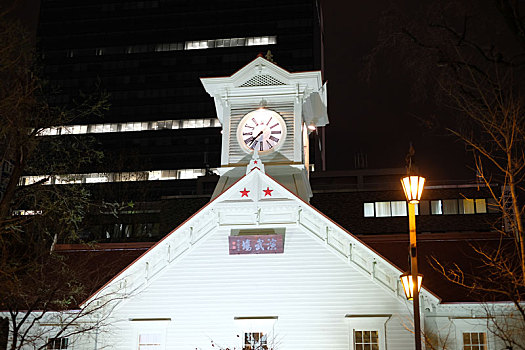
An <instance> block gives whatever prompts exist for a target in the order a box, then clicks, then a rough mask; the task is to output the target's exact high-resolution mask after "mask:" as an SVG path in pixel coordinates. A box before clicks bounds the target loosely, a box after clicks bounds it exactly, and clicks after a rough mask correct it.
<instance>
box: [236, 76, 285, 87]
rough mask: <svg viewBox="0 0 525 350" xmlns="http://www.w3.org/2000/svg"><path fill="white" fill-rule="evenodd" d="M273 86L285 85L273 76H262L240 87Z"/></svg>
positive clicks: (255, 77)
mask: <svg viewBox="0 0 525 350" xmlns="http://www.w3.org/2000/svg"><path fill="white" fill-rule="evenodd" d="M272 85H285V84H284V83H283V82H281V81H279V80H277V79H275V78H274V77H272V76H271V75H268V74H261V75H256V76H254V77H253V78H251V79H250V80H248V81H247V82H245V83H244V84H242V85H241V86H240V87H250V86H272Z"/></svg>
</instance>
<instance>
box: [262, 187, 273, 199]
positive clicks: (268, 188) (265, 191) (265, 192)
mask: <svg viewBox="0 0 525 350" xmlns="http://www.w3.org/2000/svg"><path fill="white" fill-rule="evenodd" d="M263 192H264V196H265V197H266V196H270V197H271V196H272V192H273V190H270V187H266V189H265V190H263Z"/></svg>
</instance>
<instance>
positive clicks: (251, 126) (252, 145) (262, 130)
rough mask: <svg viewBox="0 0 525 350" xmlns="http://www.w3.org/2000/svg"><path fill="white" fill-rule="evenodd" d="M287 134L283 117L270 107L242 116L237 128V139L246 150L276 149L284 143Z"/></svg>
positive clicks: (260, 151) (264, 151)
mask: <svg viewBox="0 0 525 350" xmlns="http://www.w3.org/2000/svg"><path fill="white" fill-rule="evenodd" d="M285 135H286V124H285V123H284V120H283V118H282V117H281V116H280V115H279V114H278V113H277V112H274V111H272V110H269V109H264V108H260V109H257V110H255V111H252V112H250V113H248V114H246V115H245V116H244V118H242V120H241V122H240V123H239V127H238V128H237V140H238V141H239V144H240V145H241V147H242V148H243V149H244V150H245V151H246V152H251V151H253V150H255V149H257V151H258V152H259V153H268V152H271V151H274V150H276V149H278V148H279V146H280V145H282V143H283V141H284V137H285Z"/></svg>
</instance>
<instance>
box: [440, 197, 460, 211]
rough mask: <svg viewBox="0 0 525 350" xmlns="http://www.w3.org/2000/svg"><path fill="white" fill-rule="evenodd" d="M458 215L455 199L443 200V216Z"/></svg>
mask: <svg viewBox="0 0 525 350" xmlns="http://www.w3.org/2000/svg"><path fill="white" fill-rule="evenodd" d="M457 213H458V200H457V199H443V214H444V215H451V214H457Z"/></svg>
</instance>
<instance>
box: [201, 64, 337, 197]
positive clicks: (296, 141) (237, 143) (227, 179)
mask: <svg viewBox="0 0 525 350" xmlns="http://www.w3.org/2000/svg"><path fill="white" fill-rule="evenodd" d="M201 82H202V84H203V85H204V88H205V89H206V91H207V92H208V93H209V94H210V96H211V97H213V99H214V100H215V108H216V111H217V117H218V119H219V121H220V122H221V124H222V152H221V168H220V169H219V174H220V175H221V179H220V180H219V183H218V184H217V188H216V189H215V192H214V194H213V196H214V197H215V196H217V195H218V194H219V193H221V192H222V191H224V190H225V189H226V188H228V187H229V186H230V185H231V184H233V183H234V182H235V181H237V180H238V179H239V178H240V177H242V176H243V175H244V174H245V172H246V166H247V165H248V163H249V162H250V159H251V158H252V156H253V152H255V151H256V152H257V153H258V157H259V158H260V159H261V161H262V162H263V163H264V165H265V171H266V173H267V174H269V175H270V176H272V177H274V178H275V179H276V180H277V181H279V182H280V183H281V184H282V185H284V186H285V187H287V188H288V189H289V190H290V191H292V192H294V193H295V194H297V195H298V196H300V197H301V198H303V199H304V200H306V201H308V200H309V198H310V197H311V196H312V191H311V188H310V183H309V181H308V171H309V169H308V167H309V160H308V155H309V149H308V133H309V132H310V131H311V129H314V128H315V127H319V126H325V125H326V124H328V116H327V110H326V102H327V100H326V86H323V82H322V77H321V72H320V71H313V72H299V73H290V72H288V71H286V70H284V69H283V68H281V67H279V66H277V65H276V64H275V63H273V62H271V61H269V60H266V59H265V58H263V57H262V55H259V57H257V58H256V59H255V60H253V61H252V62H250V63H248V64H247V65H246V66H244V67H243V68H241V69H240V70H239V71H237V72H236V73H235V74H233V75H232V76H229V77H219V78H201Z"/></svg>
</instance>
